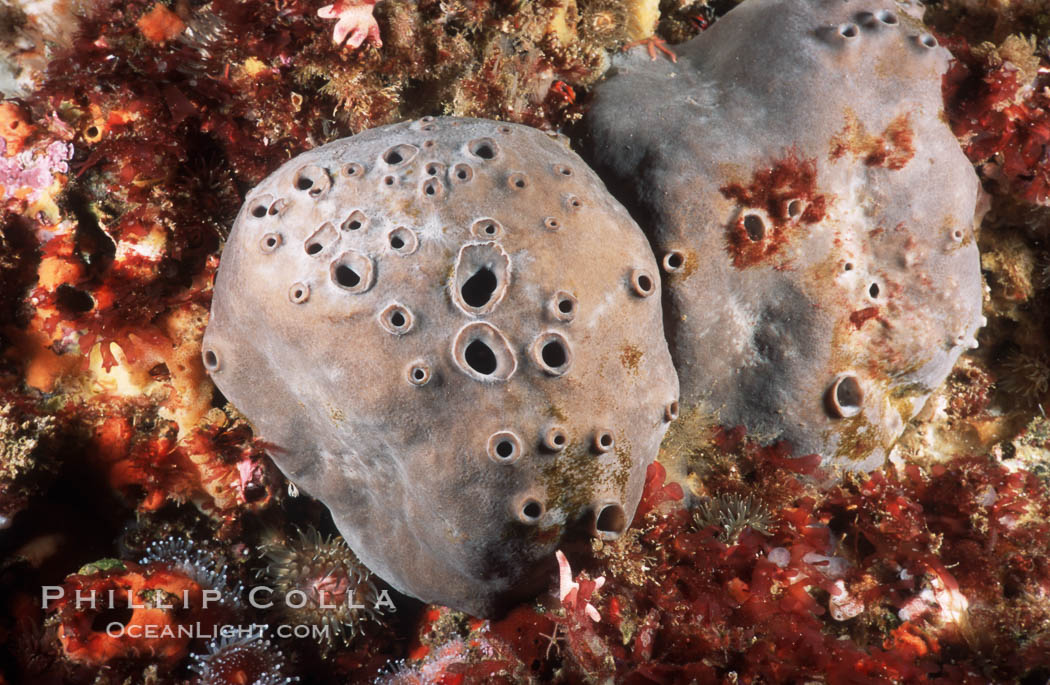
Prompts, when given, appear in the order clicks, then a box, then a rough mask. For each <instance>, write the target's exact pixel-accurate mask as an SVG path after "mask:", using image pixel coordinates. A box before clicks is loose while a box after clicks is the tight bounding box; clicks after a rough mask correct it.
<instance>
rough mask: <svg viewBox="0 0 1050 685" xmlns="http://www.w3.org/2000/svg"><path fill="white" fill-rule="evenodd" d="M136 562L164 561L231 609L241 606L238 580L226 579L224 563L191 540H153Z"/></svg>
mask: <svg viewBox="0 0 1050 685" xmlns="http://www.w3.org/2000/svg"><path fill="white" fill-rule="evenodd" d="M139 563H141V564H144V565H145V564H153V563H159V564H167V565H168V566H169V567H170V568H171V569H172V570H174V571H178V572H179V573H181V574H183V575H185V576H186V577H188V578H191V579H192V580H193V581H194V582H196V583H197V584H198V585H200V586H201V587H203V588H206V589H208V590H216V591H218V592H219V594H220V596H221V603H222V605H223V606H225V607H228V608H230V609H232V610H234V611H240V610H242V609H243V608H244V600H243V599H242V596H243V594H244V593H243V588H242V587H241V585H240V583H236V584H232V583H231V582H230V580H229V578H228V577H227V573H226V570H227V569H226V562H225V561H224V560H222V559H221V558H220V557H219V556H218V555H216V554H215V553H213V552H212V551H210V550H208V549H206V548H204V547H200V546H198V545H197V544H195V543H194V542H193V541H192V540H188V539H186V538H179V537H175V536H170V537H166V538H163V539H161V540H156V541H154V542H152V543H150V545H149V546H148V547H147V548H146V556H144V557H143V558H142V560H141V561H140V562H139Z"/></svg>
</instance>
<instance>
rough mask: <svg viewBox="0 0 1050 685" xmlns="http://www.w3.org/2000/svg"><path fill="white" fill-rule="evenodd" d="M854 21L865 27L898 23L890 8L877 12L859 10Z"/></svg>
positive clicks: (874, 27) (872, 27)
mask: <svg viewBox="0 0 1050 685" xmlns="http://www.w3.org/2000/svg"><path fill="white" fill-rule="evenodd" d="M856 21H857V23H859V24H860V25H861V26H863V27H864V28H866V29H878V28H881V27H882V26H896V25H897V24H899V23H900V20H899V19H897V15H896V14H894V13H893V12H892V11H891V10H886V9H883V10H879V11H878V12H860V13H859V14H857V16H856Z"/></svg>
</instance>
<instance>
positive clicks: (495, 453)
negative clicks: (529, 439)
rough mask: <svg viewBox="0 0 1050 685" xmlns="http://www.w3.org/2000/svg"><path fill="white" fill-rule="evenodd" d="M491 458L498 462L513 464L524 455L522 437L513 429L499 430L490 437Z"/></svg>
mask: <svg viewBox="0 0 1050 685" xmlns="http://www.w3.org/2000/svg"><path fill="white" fill-rule="evenodd" d="M488 454H489V459H491V460H492V461H494V462H496V463H497V464H513V463H514V462H516V461H518V459H520V458H521V455H522V447H521V439H520V438H518V436H517V435H515V434H514V432H513V431H499V432H497V433H493V434H492V435H491V436H490V437H489V442H488Z"/></svg>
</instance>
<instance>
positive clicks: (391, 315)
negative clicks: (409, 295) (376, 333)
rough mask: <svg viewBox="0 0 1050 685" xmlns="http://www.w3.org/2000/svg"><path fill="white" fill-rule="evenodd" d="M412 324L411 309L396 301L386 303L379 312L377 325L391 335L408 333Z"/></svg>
mask: <svg viewBox="0 0 1050 685" xmlns="http://www.w3.org/2000/svg"><path fill="white" fill-rule="evenodd" d="M413 324H415V317H414V316H413V315H412V311H411V310H410V309H409V308H408V307H406V306H404V305H402V304H399V303H397V302H394V303H392V304H389V305H387V307H386V308H385V309H383V311H381V312H380V313H379V325H380V326H382V327H383V329H384V330H386V332H387V333H390V334H392V335H398V336H400V335H404V334H405V333H408V332H409V331H411V330H412V326H413Z"/></svg>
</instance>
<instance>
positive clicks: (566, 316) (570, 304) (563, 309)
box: [549, 290, 579, 323]
mask: <svg viewBox="0 0 1050 685" xmlns="http://www.w3.org/2000/svg"><path fill="white" fill-rule="evenodd" d="M578 306H579V303H578V302H577V301H576V296H575V295H573V294H572V293H570V292H568V291H565V290H559V291H558V292H556V293H554V297H552V298H551V300H550V305H549V309H550V313H551V316H553V317H554V319H555V320H557V321H562V322H564V323H570V322H571V321H572V320H573V319H575V318H576V310H577V307H578Z"/></svg>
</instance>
